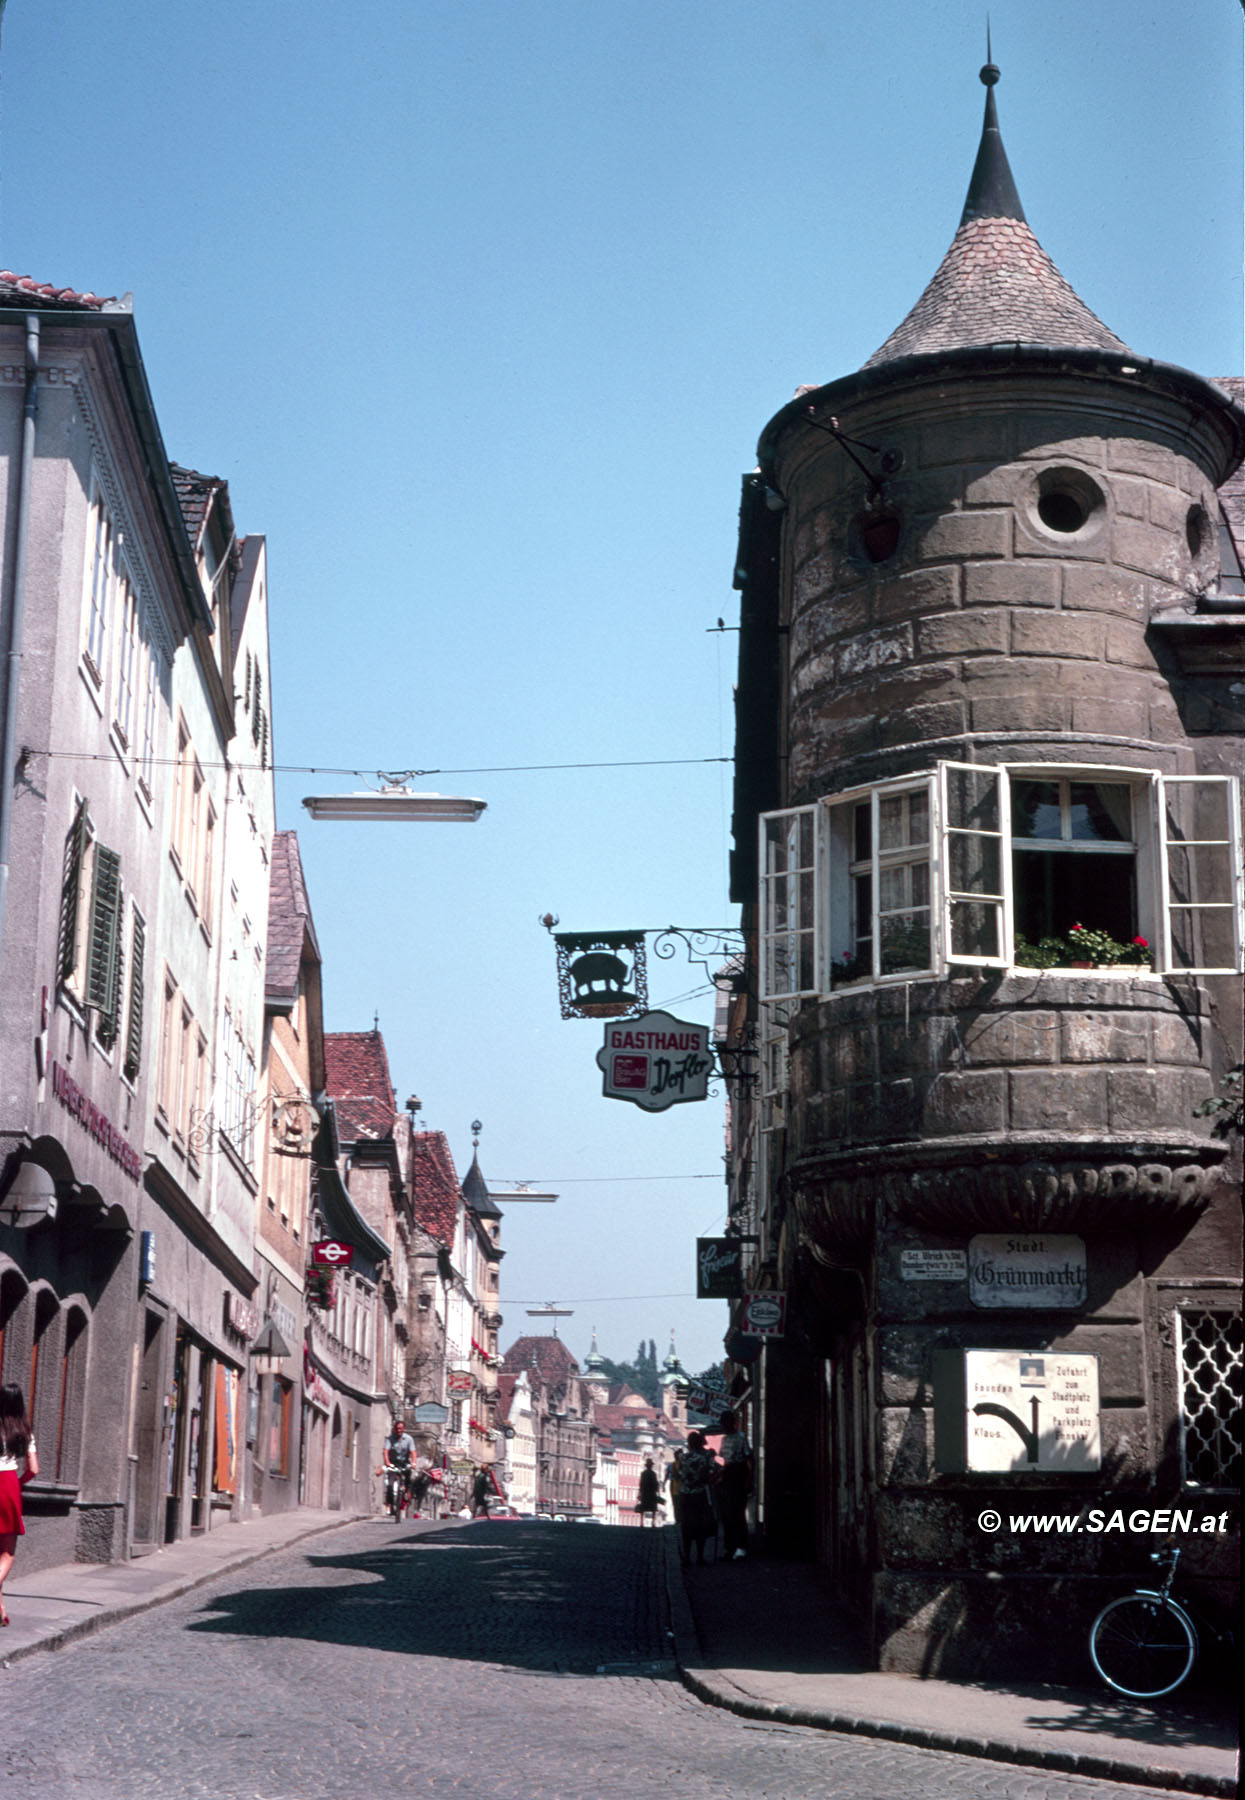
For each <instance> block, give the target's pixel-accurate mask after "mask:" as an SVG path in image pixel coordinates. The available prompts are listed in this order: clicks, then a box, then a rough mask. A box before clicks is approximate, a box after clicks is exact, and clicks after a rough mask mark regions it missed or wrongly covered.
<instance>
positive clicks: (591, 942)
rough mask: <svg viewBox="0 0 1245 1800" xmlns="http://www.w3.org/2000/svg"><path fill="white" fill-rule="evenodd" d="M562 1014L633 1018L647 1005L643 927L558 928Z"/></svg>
mask: <svg viewBox="0 0 1245 1800" xmlns="http://www.w3.org/2000/svg"><path fill="white" fill-rule="evenodd" d="M553 941H554V945H555V947H556V950H557V958H558V999H559V1001H560V1002H561V1006H562V1017H563V1018H564V1019H618V1018H624V1017H626V1018H631V1017H633V1016H634V1015H635V1014H637V1013H642V1012H643V1011H644V1009H645V1007H646V1006H647V1005H648V975H647V967H646V957H645V934H644V933H643V932H642V931H557V932H554V934H553Z"/></svg>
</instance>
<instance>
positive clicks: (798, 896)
mask: <svg viewBox="0 0 1245 1800" xmlns="http://www.w3.org/2000/svg"><path fill="white" fill-rule="evenodd" d="M961 772H968V773H971V774H974V775H977V776H985V777H987V778H989V777H993V778H994V779H995V780H996V781H997V825H998V828H997V830H994V829H985V828H980V827H977V826H973V825H968V824H964V823H961V822H957V821H955V820H954V817H953V814H954V804H953V798H952V794H951V791H950V782H951V778H952V777H953V776H954V775H955V774H958V773H961ZM1035 777H1036V778H1040V779H1043V780H1049V781H1063V780H1069V781H1077V780H1080V781H1094V780H1098V781H1114V782H1119V783H1121V784H1125V785H1127V786H1128V787H1129V788H1130V789H1131V790H1132V798H1133V807H1132V813H1133V831H1134V837H1133V841H1132V844H1131V845H1130V846H1129V847H1128V850H1127V854H1130V855H1131V856H1132V858H1133V863H1134V868H1135V872H1136V882H1137V905H1138V923H1139V925H1140V926H1141V927H1143V928H1145V929H1148V930H1149V931H1150V932H1151V934H1152V937H1151V949H1152V951H1153V954H1154V971H1155V972H1156V973H1157V974H1161V975H1166V974H1184V975H1225V974H1237V973H1240V972H1241V970H1242V963H1243V957H1242V946H1243V943H1245V872H1243V871H1242V858H1241V822H1240V783H1239V780H1238V778H1237V777H1236V776H1234V775H1159V774H1156V773H1155V772H1154V771H1153V770H1149V769H1137V768H1124V767H1119V766H1114V765H1101V764H1082V763H1058V764H1054V763H1052V764H1045V763H1042V764H1032V763H1027V762H1026V763H999V764H993V763H960V762H954V761H941V760H940V761H939V762H938V763H937V764H935V766H934V767H933V769H931V770H929V771H924V772H921V773H918V774H915V775H908V776H903V777H898V778H895V779H893V780H888V781H883V782H874V783H872V784H870V785H869V786H863V787H856V788H849V789H845V790H844V791H843V792H842V793H836V794H828V795H826V796H825V798H824V799H822V800H820V801H817V802H815V803H814V804H813V805H812V806H800V807H790V808H787V809H786V810H783V811H775V812H768V813H763V814H762V815H761V819H760V865H759V866H760V893H759V908H758V911H759V934H758V935H759V950H760V998H761V1001H762V1004H763V1006H766V1007H769V1006H772V1005H774V1004H775V1003H778V1002H793V1001H794V1002H798V1001H800V1000H804V999H809V998H812V997H814V996H817V995H821V994H825V993H828V992H829V991H830V980H831V962H832V957H833V954H834V951H835V948H836V946H838V945H839V944H840V942H841V941H842V940H843V939H844V938H845V937H848V936H850V937H851V939H852V941H853V942H855V941H857V939H858V937H859V935H861V934H859V933H857V932H856V930H855V926H854V924H853V926H852V927H851V929H850V930H848V928H847V927H846V925H845V922H844V916H843V915H844V909H845V908H847V907H850V905H851V903H852V891H851V883H852V864H853V862H854V860H855V859H854V857H853V855H852V849H853V848H854V846H853V845H852V844H851V843H845V841H844V838H843V832H844V831H845V830H846V831H849V832H850V831H852V830H853V829H854V826H853V820H852V814H851V812H850V811H847V812H845V813H843V814H842V815H840V818H839V819H837V820H836V818H835V814H836V812H837V810H838V809H840V808H847V809H850V808H852V807H854V806H856V805H858V804H859V803H860V802H861V801H863V800H865V799H869V802H870V805H871V808H872V834H871V844H870V859H871V868H872V881H871V887H872V892H871V896H870V900H871V916H870V926H871V937H872V962H873V969H872V973H871V974H869V975H862V976H859V977H857V978H856V979H854V980H853V981H852V982H851V983H850V985H851V987H853V988H856V987H865V986H869V987H882V986H894V985H897V984H901V983H904V982H909V981H921V980H930V979H935V978H938V977H943V976H946V975H947V974H948V973H950V972H951V971H952V970H953V969H956V968H974V967H976V968H999V969H1009V968H1013V967H1015V966H1016V964H1015V961H1014V957H1015V886H1014V876H1013V850H1012V833H1011V783H1012V781H1013V780H1016V779H1029V778H1035ZM922 786H924V787H925V788H926V790H927V792H928V794H929V809H930V810H929V816H930V831H929V839H930V842H929V870H930V898H929V917H930V965H929V967H928V968H926V969H924V970H911V969H904V970H897V971H891V972H886V973H884V972H883V971H882V967H881V963H882V941H881V931H880V921H881V919H882V918H883V917H884V916H886V915H884V914H883V913H882V911H881V909H880V905H879V900H880V881H879V875H880V872H881V870H882V868H883V866H884V863H885V853H883V852H882V851H881V849H880V837H879V830H878V825H879V817H880V808H881V803H882V801H883V800H884V799H885V798H887V797H888V796H890V795H894V794H897V793H903V792H905V791H907V792H912V791H916V790H918V789H919V788H921V787H922ZM1195 787H1201V788H1202V789H1207V788H1218V789H1220V790H1222V792H1223V795H1224V801H1225V811H1226V814H1227V820H1228V824H1227V835H1226V837H1216V838H1206V839H1189V840H1185V839H1175V838H1169V837H1168V835H1167V821H1168V817H1169V806H1168V801H1169V798H1170V797H1172V796H1173V795H1174V793H1175V791H1176V790H1178V789H1181V788H1190V789H1191V788H1195ZM810 815H811V816H812V839H811V843H809V842H808V841H807V835H806V832H805V827H804V825H803V823H802V821H805V820H807V819H808V818H809V817H810ZM802 834H803V835H804V836H805V842H804V843H803V845H802V846H801V845H800V838H801V835H802ZM957 836H977V837H981V838H994V839H996V840H997V846H998V861H999V871H1000V875H1001V888H1002V891H1001V892H1000V893H997V894H991V893H978V892H976V891H973V890H971V889H968V890H963V891H961V890H957V889H956V888H955V887H953V885H952V870H953V868H954V866H955V862H956V859H955V858H954V856H953V854H952V851H953V845H954V840H955V838H956V837H957ZM1177 843H1179V844H1185V843H1189V844H1196V845H1197V846H1198V847H1200V848H1203V849H1206V850H1209V851H1211V852H1214V851H1218V852H1221V853H1222V855H1223V857H1224V858H1225V859H1227V862H1228V867H1229V869H1230V879H1229V897H1228V898H1227V899H1215V900H1210V901H1199V900H1197V899H1192V900H1187V901H1182V900H1173V898H1172V893H1171V885H1172V870H1171V866H1170V865H1171V850H1172V847H1173V845H1175V844H1177ZM793 846H799V854H798V855H797V856H796V857H794V858H793V856H792V848H793ZM1125 853H1126V852H1125V850H1124V849H1123V848H1122V849H1121V854H1125ZM911 860H915V859H911ZM983 860H984V859H983ZM802 877H808V878H809V879H808V880H807V881H806V882H805V883H804V885H803V886H802V887H801V886H798V885H797V887H796V889H795V890H794V894H793V890H792V888H791V887H790V886H789V885H788V886H786V887H784V885H783V884H784V883H787V884H790V883H792V882H796V883H797V884H798V883H799V882H800V880H801V878H802ZM809 892H811V894H812V896H813V917H812V920H811V922H810V921H809V920H808V918H807V906H806V905H805V904H804V902H805V900H806V898H807V895H808V893H809ZM793 900H794V904H793ZM967 905H992V906H994V907H995V908H996V909H997V918H998V921H999V933H1000V936H999V943H1000V950H999V953H998V954H997V955H990V954H983V953H966V952H958V953H956V954H954V955H953V954H952V945H953V943H954V941H955V936H954V925H955V909H956V907H957V906H967ZM1199 909H1202V910H1207V911H1215V912H1225V911H1226V912H1229V913H1230V915H1231V924H1232V946H1233V958H1234V961H1233V964H1232V966H1230V967H1225V966H1223V965H1221V964H1213V965H1212V964H1209V963H1207V964H1201V963H1197V964H1182V963H1177V961H1176V958H1175V950H1174V946H1173V932H1172V912H1173V910H1186V911H1196V910H1199ZM891 910H892V911H893V910H895V909H891ZM912 910H919V909H918V908H913V909H912ZM810 935H811V941H810ZM801 961H803V962H804V963H805V965H806V966H807V967H809V968H811V969H812V970H813V971H814V982H815V985H813V986H795V985H794V984H793V983H792V982H791V981H790V980H789V979H786V978H787V977H789V975H790V972H791V971H793V970H797V969H798V968H799V966H800V963H801ZM1029 972H1030V973H1031V972H1032V971H1029ZM1059 972H1060V973H1061V974H1070V975H1074V974H1077V973H1078V972H1079V971H1076V970H1073V969H1061V970H1060V971H1059ZM1130 972H1131V973H1134V974H1144V973H1148V971H1147V970H1145V969H1144V968H1142V967H1138V968H1137V969H1136V970H1135V971H1130ZM1093 973H1096V974H1101V970H1097V971H1093Z"/></svg>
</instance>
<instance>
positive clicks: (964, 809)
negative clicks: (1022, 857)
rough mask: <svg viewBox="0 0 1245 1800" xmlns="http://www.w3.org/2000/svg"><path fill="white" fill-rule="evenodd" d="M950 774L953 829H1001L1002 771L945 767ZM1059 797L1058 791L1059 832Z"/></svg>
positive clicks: (949, 806) (949, 805)
mask: <svg viewBox="0 0 1245 1800" xmlns="http://www.w3.org/2000/svg"><path fill="white" fill-rule="evenodd" d="M946 777H947V823H948V825H950V826H951V827H952V829H953V830H955V829H958V830H961V831H998V830H999V772H998V770H997V769H982V770H980V771H978V770H976V769H964V768H952V769H948V770H947V771H946ZM1019 785H1021V786H1023V787H1035V786H1038V785H1046V784H1039V783H1035V782H1031V781H1030V782H1023V783H1020V784H1019ZM1058 811H1059V799H1058V794H1057V792H1056V798H1055V812H1056V821H1055V824H1056V832H1057V831H1058V816H1057V815H1058ZM1017 835H1018V836H1021V837H1028V836H1031V835H1033V834H1032V833H1030V832H1018V834H1017Z"/></svg>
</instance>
